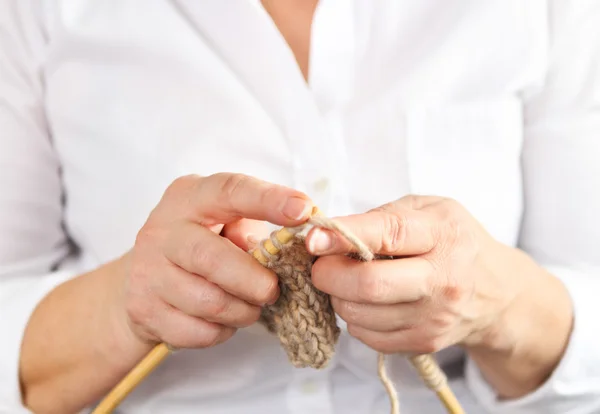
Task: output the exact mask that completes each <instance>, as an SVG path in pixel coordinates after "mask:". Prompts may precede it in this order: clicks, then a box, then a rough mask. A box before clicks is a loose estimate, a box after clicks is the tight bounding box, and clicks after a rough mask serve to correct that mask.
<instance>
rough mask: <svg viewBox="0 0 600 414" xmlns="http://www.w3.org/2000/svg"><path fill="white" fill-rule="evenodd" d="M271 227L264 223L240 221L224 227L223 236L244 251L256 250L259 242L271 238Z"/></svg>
mask: <svg viewBox="0 0 600 414" xmlns="http://www.w3.org/2000/svg"><path fill="white" fill-rule="evenodd" d="M269 233H270V230H269V226H268V225H267V223H265V222H264V221H258V220H251V219H244V218H242V219H239V220H236V221H234V222H231V223H229V224H226V225H225V227H223V231H222V232H221V234H222V235H223V237H225V238H227V239H229V240H231V242H232V243H233V244H235V245H236V246H238V247H239V248H240V249H242V250H244V251H249V250H250V249H252V248H254V247H255V246H256V245H257V244H258V242H260V241H261V240H263V239H265V238H267V237H269Z"/></svg>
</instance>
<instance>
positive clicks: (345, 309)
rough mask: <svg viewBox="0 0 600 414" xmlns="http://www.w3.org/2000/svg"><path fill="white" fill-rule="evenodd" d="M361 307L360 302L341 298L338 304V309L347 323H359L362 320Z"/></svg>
mask: <svg viewBox="0 0 600 414" xmlns="http://www.w3.org/2000/svg"><path fill="white" fill-rule="evenodd" d="M361 308H362V306H361V305H360V304H358V303H354V302H348V301H345V300H341V301H339V302H338V303H337V304H336V311H337V313H338V314H339V315H340V317H341V318H342V319H344V320H345V321H346V322H347V323H359V322H360V320H361V317H360V316H361Z"/></svg>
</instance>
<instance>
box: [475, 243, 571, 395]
mask: <svg viewBox="0 0 600 414" xmlns="http://www.w3.org/2000/svg"><path fill="white" fill-rule="evenodd" d="M498 259H499V262H500V263H502V265H499V266H498V268H497V269H499V271H500V272H502V273H501V276H502V279H503V280H506V281H507V284H508V285H512V286H515V285H516V286H517V288H515V289H513V292H512V295H510V296H509V300H508V301H507V302H508V304H507V306H506V308H505V309H504V310H503V312H501V314H500V315H499V317H498V318H497V319H496V320H495V321H493V322H492V323H491V324H490V325H489V326H488V327H486V329H484V330H483V331H482V333H481V334H480V335H477V338H478V340H476V341H473V342H471V343H469V344H468V345H466V346H465V348H466V351H467V353H468V354H469V356H470V357H471V358H472V359H473V360H474V361H475V362H476V363H477V365H478V366H479V367H480V369H481V370H482V373H483V374H484V376H485V377H486V378H487V379H488V381H490V383H491V384H492V385H493V386H494V387H495V388H496V389H497V390H498V391H499V394H501V395H502V396H503V397H508V398H516V397H519V396H522V395H524V394H526V393H528V392H531V391H533V390H534V389H536V388H538V387H539V386H540V385H542V384H543V383H544V382H545V381H546V380H547V378H548V377H549V376H550V375H551V374H552V372H553V371H554V369H555V368H556V366H557V365H558V363H559V362H560V360H561V359H562V356H563V354H564V351H565V349H566V347H567V344H568V341H569V338H570V334H571V329H572V324H573V307H572V303H571V300H570V296H569V293H568V291H567V290H566V288H565V286H564V285H563V284H562V282H561V281H560V280H559V279H557V278H556V277H554V276H553V275H551V274H549V273H548V272H547V271H546V270H545V269H543V268H541V267H540V266H538V265H537V264H536V263H535V262H534V261H533V260H532V259H531V258H530V257H529V256H528V255H526V254H525V253H524V252H522V251H520V250H517V249H512V248H509V247H505V248H504V252H503V253H501V254H499V256H498ZM510 281H517V282H513V283H511V282H510ZM549 332H551V334H549Z"/></svg>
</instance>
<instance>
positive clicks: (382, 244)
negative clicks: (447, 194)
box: [306, 209, 437, 256]
mask: <svg viewBox="0 0 600 414" xmlns="http://www.w3.org/2000/svg"><path fill="white" fill-rule="evenodd" d="M335 220H336V222H338V223H339V224H340V225H341V226H343V227H344V228H346V229H348V231H349V232H351V233H352V234H353V235H355V236H356V237H357V238H358V239H359V240H361V241H362V242H364V243H365V244H366V245H367V247H369V249H370V250H371V251H372V252H373V253H378V254H382V255H390V256H412V255H418V254H424V253H427V252H429V251H431V250H432V249H433V247H434V246H435V244H436V239H437V237H436V236H437V234H436V233H437V232H436V227H437V224H436V219H435V217H434V216H433V215H431V214H430V213H428V212H424V211H419V210H408V209H399V210H396V211H386V210H373V211H370V212H367V213H364V214H357V215H352V216H346V217H339V218H336V219H335ZM306 246H307V249H308V251H309V252H311V253H312V254H313V255H317V256H324V255H332V254H345V253H348V252H351V251H356V249H355V247H354V246H352V244H350V242H349V241H348V240H346V239H345V238H344V237H343V236H342V235H341V234H340V233H337V232H335V233H334V232H332V231H330V230H325V229H322V228H314V229H312V230H311V231H310V232H309V234H308V236H307V238H306Z"/></svg>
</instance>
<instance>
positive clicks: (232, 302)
mask: <svg viewBox="0 0 600 414" xmlns="http://www.w3.org/2000/svg"><path fill="white" fill-rule="evenodd" d="M165 272H166V273H168V274H165V275H164V278H162V279H161V281H162V282H163V283H161V284H160V286H157V289H156V291H157V292H158V295H159V296H160V297H161V298H162V299H163V300H164V301H165V302H167V303H168V304H170V305H171V306H173V307H174V308H177V309H179V310H180V311H182V312H183V313H186V314H188V315H191V316H195V317H199V318H202V319H204V320H206V321H209V322H215V323H218V324H221V325H225V326H231V327H234V328H243V327H246V326H250V325H251V324H253V323H254V322H256V321H257V320H258V317H259V316H260V307H258V306H255V305H251V304H249V303H247V302H244V301H243V300H241V299H239V298H236V297H235V296H233V295H231V294H229V293H227V292H225V291H224V290H223V289H221V288H220V287H219V286H217V285H215V284H214V283H212V282H209V281H208V280H206V279H204V278H203V277H202V276H198V275H193V274H191V273H188V272H186V271H185V270H183V269H182V268H180V267H177V266H175V265H172V266H169V267H167V268H166V269H165ZM165 282H166V283H165Z"/></svg>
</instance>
